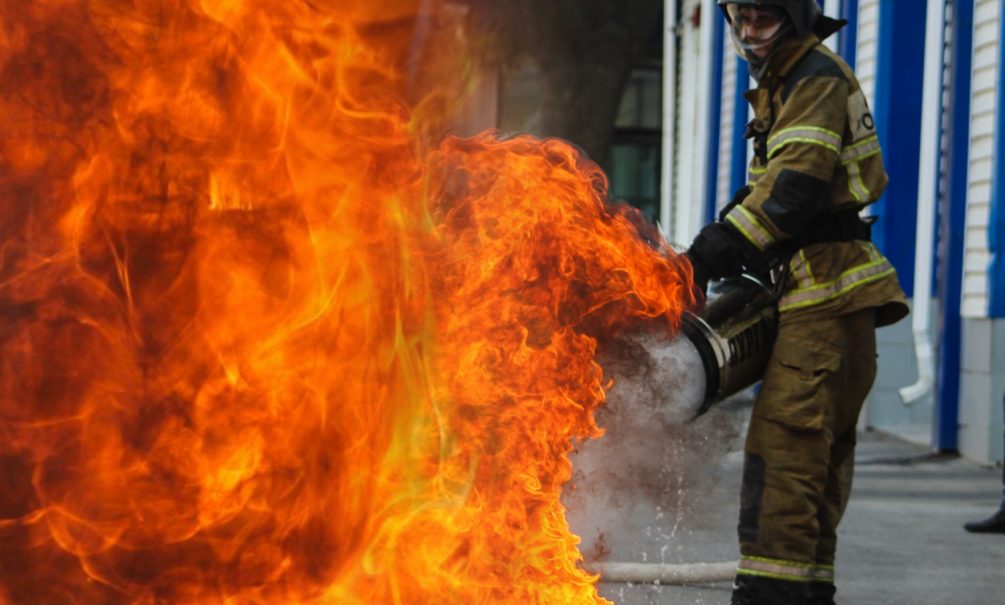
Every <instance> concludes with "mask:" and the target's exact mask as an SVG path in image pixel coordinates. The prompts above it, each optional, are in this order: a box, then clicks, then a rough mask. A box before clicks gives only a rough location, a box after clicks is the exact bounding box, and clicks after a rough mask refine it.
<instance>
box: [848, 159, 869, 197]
mask: <svg viewBox="0 0 1005 605" xmlns="http://www.w3.org/2000/svg"><path fill="white" fill-rule="evenodd" d="M848 190H849V191H851V194H852V196H854V198H855V201H857V202H865V201H866V200H868V199H869V189H868V188H867V187H866V186H865V183H863V182H862V169H861V168H860V167H859V165H858V162H852V163H851V164H848Z"/></svg>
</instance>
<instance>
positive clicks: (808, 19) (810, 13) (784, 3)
mask: <svg viewBox="0 0 1005 605" xmlns="http://www.w3.org/2000/svg"><path fill="white" fill-rule="evenodd" d="M718 3H719V8H721V9H722V12H723V13H725V14H726V19H727V20H728V21H729V22H730V24H731V25H732V24H733V22H734V15H737V14H739V9H740V8H741V7H753V8H768V9H775V10H778V11H780V12H781V13H784V14H785V15H787V16H788V18H789V21H790V22H791V23H792V27H793V28H794V29H795V31H796V35H797V36H799V37H802V36H806V35H809V34H811V33H813V31H814V30H813V27H814V25H816V23H817V20H818V19H819V18H820V5H819V4H817V2H816V0H718ZM731 13H732V14H731Z"/></svg>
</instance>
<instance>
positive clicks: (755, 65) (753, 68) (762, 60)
mask: <svg viewBox="0 0 1005 605" xmlns="http://www.w3.org/2000/svg"><path fill="white" fill-rule="evenodd" d="M793 31H795V29H794V27H793V26H792V22H791V21H790V20H789V19H786V20H785V23H783V24H782V30H781V31H780V32H779V34H778V38H777V39H776V40H775V41H774V42H772V43H771V50H770V51H769V52H768V54H767V55H765V56H763V57H761V56H758V55H757V54H755V53H754V51H752V50H749V49H744V48H742V47H741V46H740V45H737V44H735V42H736V40H735V39H734V46H735V48H736V50H737V51H738V52H739V54H740V57H741V58H742V59H743V60H745V61H746V62H747V65H748V66H749V67H750V75H752V76H753V77H754V79H759V78H760V77H761V73H762V72H763V71H764V68H765V67H766V66H767V65H768V62H769V61H770V60H771V57H773V56H774V55H775V53H776V52H778V49H779V48H780V47H781V46H782V44H783V43H784V42H785V41H786V40H788V39H789V38H790V37H791V36H792V32H793Z"/></svg>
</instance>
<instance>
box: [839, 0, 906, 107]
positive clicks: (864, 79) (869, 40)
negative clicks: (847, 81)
mask: <svg viewBox="0 0 1005 605" xmlns="http://www.w3.org/2000/svg"><path fill="white" fill-rule="evenodd" d="M918 1H919V2H920V1H921V0H918ZM878 47H879V0H861V2H860V3H859V6H858V41H857V46H856V48H855V75H856V77H858V82H859V84H861V85H862V92H864V93H865V98H866V99H868V101H869V106H870V107H875V106H876V53H877V50H878Z"/></svg>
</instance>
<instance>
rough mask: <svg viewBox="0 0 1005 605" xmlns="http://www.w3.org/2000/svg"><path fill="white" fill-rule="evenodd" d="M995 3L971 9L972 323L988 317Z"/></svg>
mask: <svg viewBox="0 0 1005 605" xmlns="http://www.w3.org/2000/svg"><path fill="white" fill-rule="evenodd" d="M999 4H1000V2H999V0H977V2H976V4H975V5H974V49H973V50H974V58H973V83H972V89H971V96H970V99H971V100H970V104H971V105H970V112H971V113H970V163H969V173H968V175H967V225H966V237H965V239H964V242H965V243H964V257H963V301H962V307H963V308H962V314H963V316H964V317H973V318H981V317H987V309H988V278H987V267H988V260H989V254H988V217H989V215H990V208H991V206H990V203H991V172H992V162H993V160H994V153H993V152H994V123H995V110H996V90H995V88H996V81H997V78H998V19H999V14H998V13H999Z"/></svg>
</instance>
